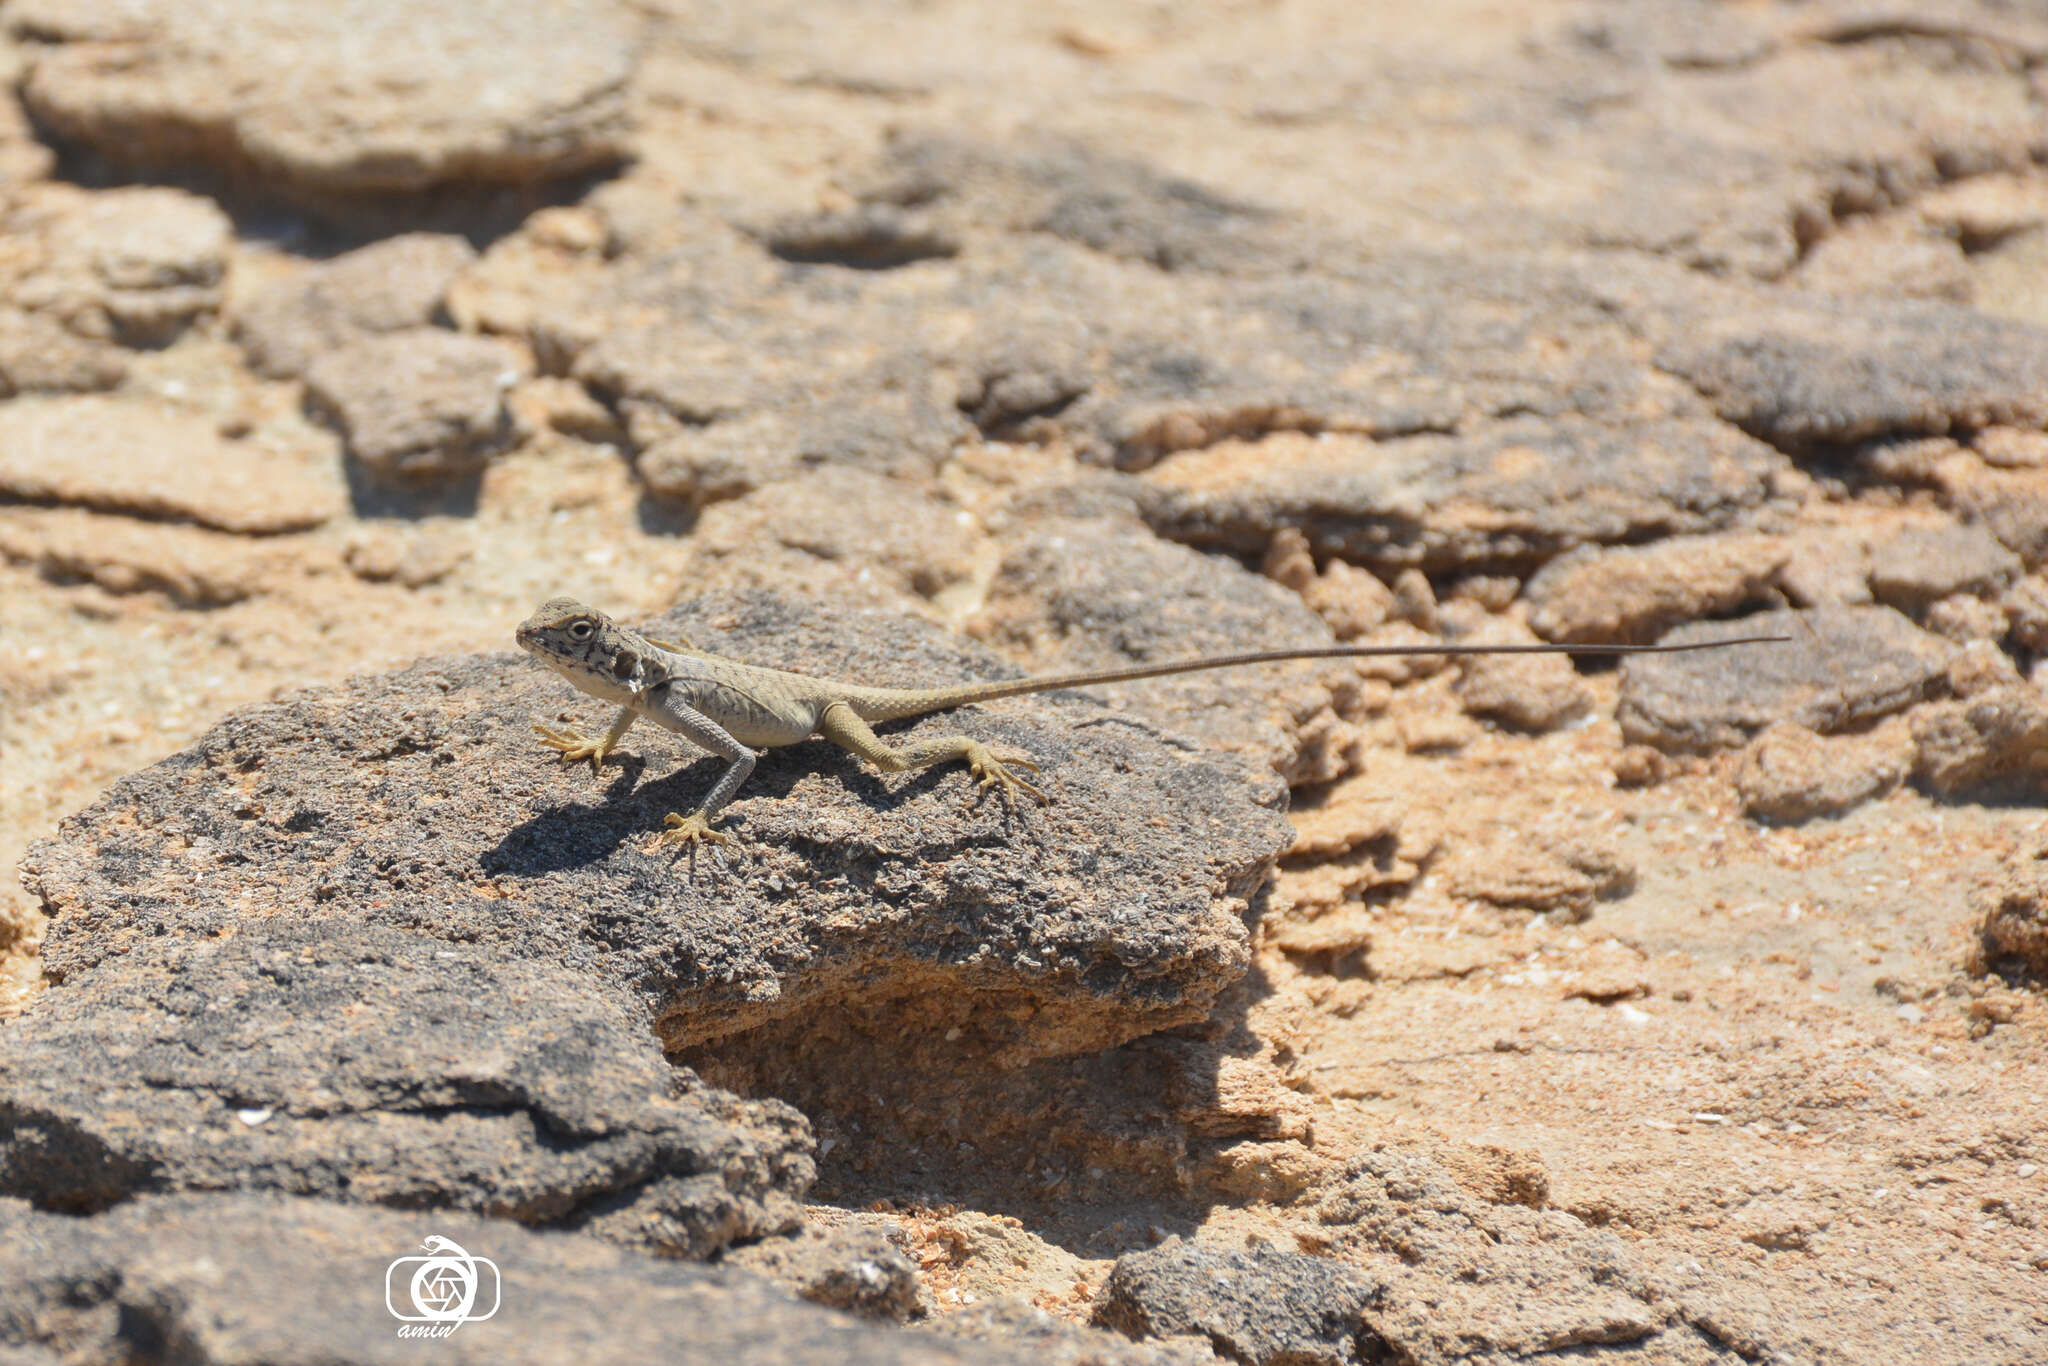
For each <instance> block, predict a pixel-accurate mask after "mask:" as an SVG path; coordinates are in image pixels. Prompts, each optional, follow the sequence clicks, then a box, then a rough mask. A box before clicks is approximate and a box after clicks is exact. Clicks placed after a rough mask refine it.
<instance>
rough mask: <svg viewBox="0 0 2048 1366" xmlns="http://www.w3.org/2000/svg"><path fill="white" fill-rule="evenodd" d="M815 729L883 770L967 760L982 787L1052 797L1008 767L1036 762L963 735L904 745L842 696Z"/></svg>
mask: <svg viewBox="0 0 2048 1366" xmlns="http://www.w3.org/2000/svg"><path fill="white" fill-rule="evenodd" d="M818 734H820V735H822V736H824V737H825V738H826V739H827V740H830V741H831V742H832V743H833V744H835V745H838V746H839V747H840V748H841V749H845V750H850V751H852V752H853V753H855V754H858V755H859V756H860V757H861V758H863V759H865V760H867V761H868V762H869V763H871V764H873V765H874V766H875V767H876V768H879V769H881V770H882V771H883V772H884V773H902V772H905V771H906V770H909V769H913V768H930V767H931V766H932V765H933V764H943V763H945V762H946V761H947V760H948V759H963V760H965V761H966V763H967V771H968V772H969V773H970V774H972V775H973V777H974V779H975V781H976V782H977V783H979V784H980V785H981V787H982V789H983V790H984V791H986V790H987V789H989V788H999V789H1000V790H1001V791H1002V792H1003V793H1004V794H1005V795H1008V794H1010V793H1015V792H1024V793H1029V794H1030V795H1031V796H1033V797H1035V798H1037V799H1038V800H1039V801H1040V802H1042V803H1044V802H1050V801H1051V800H1052V798H1050V797H1048V796H1046V795H1045V793H1044V792H1043V791H1042V790H1040V789H1039V788H1038V787H1036V786H1035V785H1033V784H1031V783H1028V782H1026V781H1024V780H1023V779H1022V778H1020V777H1018V776H1017V775H1016V774H1014V773H1012V772H1011V771H1010V769H1011V768H1012V767H1013V766H1014V767H1017V768H1026V769H1029V770H1031V771H1032V772H1033V773H1036V772H1038V765H1037V764H1036V763H1035V762H1033V761H1032V760H1030V759H1026V758H1012V759H1007V760H1005V759H998V758H997V757H996V756H995V754H994V753H993V752H991V751H990V749H989V747H988V746H987V745H984V744H983V743H981V741H979V740H972V739H969V738H968V737H967V736H965V735H941V736H937V737H935V738H933V739H930V740H915V741H912V742H911V743H910V744H907V745H891V744H889V743H888V742H887V741H885V740H883V739H882V738H881V737H880V736H879V735H876V734H875V733H874V731H872V730H870V729H869V728H868V723H867V722H865V721H863V720H861V719H860V717H859V716H858V715H857V714H856V713H855V712H854V710H853V708H852V707H849V706H847V705H846V704H845V703H844V702H834V703H832V704H831V705H830V706H828V707H826V708H825V713H824V715H822V716H820V717H819V718H818Z"/></svg>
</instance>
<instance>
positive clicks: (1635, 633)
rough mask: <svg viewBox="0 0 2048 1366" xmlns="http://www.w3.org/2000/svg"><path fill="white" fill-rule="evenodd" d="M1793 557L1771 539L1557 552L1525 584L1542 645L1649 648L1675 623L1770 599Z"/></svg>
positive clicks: (1703, 539) (1679, 540)
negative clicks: (1551, 642)
mask: <svg viewBox="0 0 2048 1366" xmlns="http://www.w3.org/2000/svg"><path fill="white" fill-rule="evenodd" d="M1790 555H1791V552H1790V550H1789V549H1788V548H1787V547H1786V545H1785V544H1784V543H1783V541H1781V540H1780V539H1778V538H1775V537H1770V536H1743V535H1727V536H1674V537H1671V538H1670V539H1668V540H1663V541H1658V542H1656V543H1654V544H1651V545H1647V546H1622V547H1616V548H1612V549H1609V548H1599V549H1595V548H1593V547H1586V548H1584V549H1581V550H1575V551H1573V552H1572V553H1570V554H1568V555H1560V556H1558V557H1557V558H1556V559H1554V560H1552V561H1550V562H1549V563H1548V564H1546V565H1544V566H1543V568H1541V569H1539V570H1538V571H1536V573H1535V574H1533V575H1531V576H1530V578H1529V581H1528V582H1527V583H1526V584H1524V585H1523V586H1522V596H1523V597H1524V598H1526V599H1528V602H1529V625H1530V626H1532V627H1534V628H1535V631H1536V634H1537V635H1539V636H1542V637H1543V638H1544V639H1545V640H1557V641H1569V642H1571V643H1573V644H1586V645H1595V644H1647V643H1648V642H1650V641H1654V640H1655V639H1656V638H1657V637H1658V636H1661V635H1662V634H1664V632H1666V631H1668V630H1670V629H1671V628H1672V627H1674V626H1678V625H1682V624H1683V623H1685V622H1688V621H1699V620H1702V619H1703V618H1706V617H1715V616H1723V615H1726V614H1728V613H1731V612H1733V611H1735V610H1736V609H1738V608H1741V607H1745V606H1749V605H1750V604H1753V603H1757V602H1761V601H1765V600H1767V599H1768V597H1769V596H1770V593H1771V590H1772V586H1773V584H1774V582H1775V579H1776V576H1777V573H1778V571H1779V570H1780V569H1782V568H1784V567H1785V565H1786V563H1787V561H1788V560H1789V559H1790Z"/></svg>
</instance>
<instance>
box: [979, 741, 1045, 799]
mask: <svg viewBox="0 0 2048 1366" xmlns="http://www.w3.org/2000/svg"><path fill="white" fill-rule="evenodd" d="M1012 765H1014V766H1016V767H1017V768H1026V769H1030V770H1031V771H1032V772H1033V773H1036V772H1038V764H1037V762H1036V761H1035V760H1032V759H1027V758H1024V757H1023V756H1021V755H1019V756H1017V757H1015V758H1011V759H1008V760H1003V759H998V758H996V756H995V755H993V754H991V753H990V752H989V751H987V750H986V749H981V748H979V747H977V748H976V749H974V750H970V751H969V752H968V754H967V771H968V772H969V773H970V774H972V775H973V776H974V779H975V781H976V783H977V784H978V785H979V786H980V787H981V790H982V791H984V792H986V791H988V790H989V789H991V788H997V787H1000V788H1001V790H1002V791H1003V793H1004V794H1005V795H1008V794H1010V793H1014V792H1027V793H1029V794H1031V796H1033V797H1035V798H1037V799H1038V802H1039V804H1040V805H1041V806H1050V805H1051V804H1052V798H1050V797H1048V796H1046V795H1045V792H1044V791H1043V790H1042V789H1041V788H1039V787H1038V786H1036V785H1035V784H1032V783H1028V782H1026V781H1024V779H1022V778H1020V777H1018V776H1017V775H1016V774H1014V773H1012V772H1010V768H1011V766H1012Z"/></svg>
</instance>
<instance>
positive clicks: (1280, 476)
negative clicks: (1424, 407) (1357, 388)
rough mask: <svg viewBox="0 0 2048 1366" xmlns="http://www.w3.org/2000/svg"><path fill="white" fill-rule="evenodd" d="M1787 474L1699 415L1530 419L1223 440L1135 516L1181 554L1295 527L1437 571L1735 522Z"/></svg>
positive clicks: (1779, 460)
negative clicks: (1369, 435)
mask: <svg viewBox="0 0 2048 1366" xmlns="http://www.w3.org/2000/svg"><path fill="white" fill-rule="evenodd" d="M1789 469H1790V464H1789V462H1788V461H1786V460H1785V458H1784V457H1783V456H1781V455H1779V454H1778V453H1777V452H1776V451H1773V450H1771V449H1770V448H1769V447H1768V446H1765V445H1764V444H1763V443H1761V442H1758V441H1754V440H1751V439H1750V438H1748V437H1746V436H1744V435H1743V434H1742V433H1740V432H1738V431H1735V430H1734V429H1733V428H1730V427H1728V426H1726V425H1725V424H1722V423H1719V422H1715V421H1713V420H1711V419H1701V418H1666V419H1661V420H1657V421H1651V422H1636V423H1622V424H1619V425H1608V424H1606V423H1601V422H1593V421H1589V420H1586V419H1583V418H1575V417H1564V418H1558V419H1534V418H1532V419H1517V420H1513V421H1509V422H1503V423H1499V424H1496V425H1488V426H1481V427H1478V428H1476V429H1475V430H1473V431H1471V432H1469V433H1460V434H1458V435H1456V436H1418V437H1410V438H1407V439H1403V440H1396V441H1386V442H1376V441H1370V440H1364V439H1362V438H1359V437H1355V436H1338V437H1329V438H1323V439H1318V438H1315V437H1309V436H1301V435H1283V436H1275V437H1270V438H1268V439H1267V440H1266V441H1264V442H1261V443H1260V444H1259V446H1258V448H1257V449H1256V450H1255V451H1254V450H1251V449H1248V448H1247V447H1245V446H1243V445H1241V444H1238V443H1225V444H1222V445H1218V446H1215V447H1212V448H1211V449H1209V450H1206V451H1200V452H1191V453H1186V454H1182V455H1178V456H1175V457H1173V458H1172V459H1170V460H1166V461H1163V462H1162V463H1161V464H1160V465H1158V466H1157V467H1156V468H1154V469H1152V470H1150V471H1148V472H1147V473H1146V475H1145V482H1146V484H1147V485H1148V488H1147V490H1146V494H1145V497H1144V498H1143V500H1142V506H1143V510H1144V514H1145V518H1146V520H1147V521H1148V522H1150V523H1151V524H1152V526H1153V527H1154V528H1155V529H1156V530H1158V531H1159V532H1160V533H1161V534H1162V535H1166V536H1170V537H1172V538H1173V539H1175V540H1178V541H1185V542H1187V543H1189V544H1191V545H1198V546H1204V547H1207V548H1212V549H1221V550H1229V551H1233V552H1235V553H1238V554H1258V553H1260V552H1262V551H1263V550H1264V549H1265V546H1266V544H1267V543H1268V542H1269V541H1270V540H1271V538H1272V536H1273V534H1274V533H1275V532H1277V531H1279V530H1281V529H1282V528H1286V527H1294V528H1298V529H1299V530H1300V532H1301V533H1302V534H1303V535H1304V536H1305V537H1306V538H1307V539H1308V542H1309V544H1310V545H1311V546H1312V547H1313V548H1314V549H1315V550H1316V551H1317V552H1318V553H1319V554H1324V555H1335V556H1339V557H1342V558H1343V559H1346V560H1349V561H1351V562H1354V563H1359V564H1368V565H1373V566H1376V567H1383V568H1388V569H1392V568H1397V567H1403V566H1409V565H1415V566H1420V567H1421V568H1423V569H1426V570H1430V571H1432V572H1435V571H1450V570H1454V569H1459V568H1473V567H1483V566H1486V565H1492V564H1508V565H1514V564H1526V563H1528V562H1530V561H1532V560H1541V559H1545V558H1548V557H1549V556H1552V555H1555V554H1558V553H1559V552H1561V551H1564V550H1568V549H1571V548H1573V547H1575V546H1579V545H1584V544H1589V543H1611V542H1617V541H1640V540H1647V539H1650V538H1653V537H1659V536H1673V535H1684V534H1689V533H1698V532H1706V531H1717V530H1722V529H1725V528H1730V527H1735V526H1739V525H1741V524H1742V523H1743V522H1744V521H1746V520H1748V519H1749V518H1750V517H1751V516H1752V515H1753V514H1754V513H1755V511H1756V510H1757V509H1758V508H1759V507H1760V506H1761V505H1762V504H1763V503H1764V501H1765V500H1766V499H1767V498H1768V497H1769V496H1770V493H1771V490H1772V481H1773V478H1774V476H1777V475H1779V474H1781V473H1782V472H1786V471H1789Z"/></svg>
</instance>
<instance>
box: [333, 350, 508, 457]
mask: <svg viewBox="0 0 2048 1366" xmlns="http://www.w3.org/2000/svg"><path fill="white" fill-rule="evenodd" d="M524 370H525V367H524V365H523V364H522V362H521V359H520V357H519V355H518V353H517V352H516V351H515V349H514V348H513V347H512V345H511V344H510V343H509V342H505V341H502V340H500V339H499V338H496V337H472V336H466V335H464V334H462V333H459V332H448V331H444V330H442V329H440V328H438V327H414V328H406V329H403V330H400V331H396V332H380V333H373V334H370V335H366V336H362V337H357V338H355V339H353V340H351V341H348V342H345V343H343V344H342V345H341V346H339V347H338V348H336V349H335V350H333V351H330V352H328V353H327V354H326V355H324V356H322V357H320V359H318V360H316V361H314V362H313V364H312V366H311V368H310V369H308V370H307V371H306V397H307V400H308V401H309V403H311V404H312V406H313V407H314V409H315V410H316V411H318V412H319V413H321V414H322V415H324V416H325V417H327V418H328V419H329V420H330V421H331V422H332V423H333V424H334V425H335V426H336V427H337V428H339V429H340V431H341V434H342V437H343V439H344V440H345V441H346V442H347V443H348V452H349V454H350V455H352V456H354V457H355V458H356V459H357V460H359V461H361V462H362V463H363V464H364V465H365V466H366V467H368V468H369V469H371V470H373V471H374V472H376V473H377V474H379V475H383V476H385V477H388V478H401V479H446V478H450V477H454V476H458V475H463V474H468V473H470V472H472V471H474V470H475V469H476V468H477V467H478V466H479V465H481V464H483V463H484V461H485V460H487V459H488V458H489V457H491V456H492V455H494V454H496V453H498V452H499V451H501V450H503V449H505V448H506V447H508V446H510V445H511V444H512V441H513V439H514V427H513V422H512V414H511V412H510V411H509V410H508V409H507V408H506V406H505V393H506V391H507V390H508V389H510V388H511V387H512V386H513V384H515V383H517V382H518V381H519V380H520V379H521V378H523V377H524Z"/></svg>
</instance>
